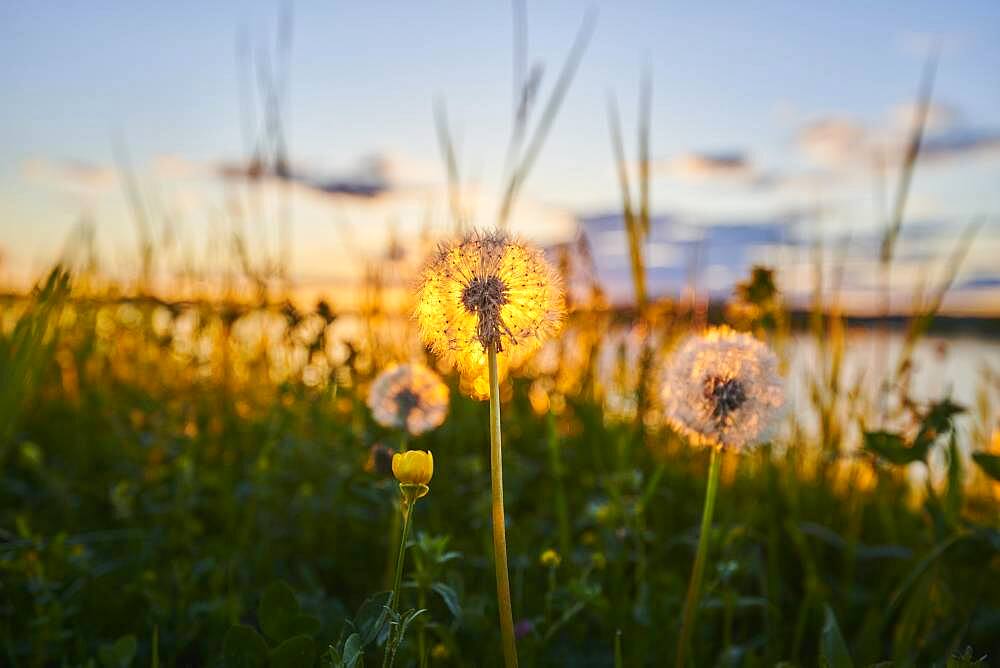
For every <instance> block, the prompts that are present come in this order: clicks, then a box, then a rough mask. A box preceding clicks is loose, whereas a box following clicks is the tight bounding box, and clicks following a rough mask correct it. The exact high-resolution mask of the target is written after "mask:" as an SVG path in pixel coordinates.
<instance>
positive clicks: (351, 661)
mask: <svg viewBox="0 0 1000 668" xmlns="http://www.w3.org/2000/svg"><path fill="white" fill-rule="evenodd" d="M363 656H364V646H363V645H362V644H361V636H359V635H358V634H357V633H352V634H351V635H350V636H348V637H347V641H346V642H345V643H344V653H343V654H342V655H341V661H342V665H343V668H354V666H356V665H358V662H359V661H360V660H361V658H362V657H363Z"/></svg>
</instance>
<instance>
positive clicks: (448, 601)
mask: <svg viewBox="0 0 1000 668" xmlns="http://www.w3.org/2000/svg"><path fill="white" fill-rule="evenodd" d="M431 589H433V590H434V591H436V592H437V593H438V596H440V597H441V600H443V601H444V604H445V605H446V606H448V610H449V611H450V612H451V614H452V615H454V616H455V617H456V618H458V617H461V616H462V605H461V603H459V602H458V594H457V593H456V592H455V590H454V589H452V588H451V587H449V586H448V585H446V584H445V583H443V582H435V583H434V584H432V585H431Z"/></svg>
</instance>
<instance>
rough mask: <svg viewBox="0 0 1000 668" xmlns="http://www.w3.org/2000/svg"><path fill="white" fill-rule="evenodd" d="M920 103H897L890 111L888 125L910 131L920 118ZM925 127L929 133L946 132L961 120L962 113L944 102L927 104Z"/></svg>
mask: <svg viewBox="0 0 1000 668" xmlns="http://www.w3.org/2000/svg"><path fill="white" fill-rule="evenodd" d="M919 113H920V105H918V104H916V103H915V102H904V103H903V104H897V105H896V106H895V107H893V108H892V110H891V111H890V112H889V124H888V127H889V128H891V129H895V130H897V131H899V132H906V133H908V132H910V131H911V130H912V129H913V126H914V124H915V123H916V121H917V119H918V118H919ZM926 113H927V115H926V118H925V125H924V129H925V132H927V133H928V134H933V133H935V132H944V131H945V130H948V129H950V128H952V127H954V126H955V125H957V124H958V123H960V122H961V120H962V119H961V114H960V113H959V111H958V109H956V108H955V107H953V106H951V105H948V104H943V103H933V102H932V103H931V104H929V105H928V106H927V112H926Z"/></svg>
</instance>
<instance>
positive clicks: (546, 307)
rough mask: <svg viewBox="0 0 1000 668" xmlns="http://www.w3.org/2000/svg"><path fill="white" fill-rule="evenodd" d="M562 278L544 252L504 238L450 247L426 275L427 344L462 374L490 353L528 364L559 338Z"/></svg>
mask: <svg viewBox="0 0 1000 668" xmlns="http://www.w3.org/2000/svg"><path fill="white" fill-rule="evenodd" d="M564 311H565V303H564V299H563V292H562V285H561V282H560V280H559V276H558V275H557V274H556V272H555V270H553V268H552V267H551V265H549V263H548V262H547V261H546V260H545V257H544V256H543V255H542V252H541V251H540V250H538V249H537V248H535V247H533V246H530V245H528V244H526V243H523V242H521V241H519V240H517V239H514V238H512V237H509V236H508V235H506V234H504V233H502V232H493V233H489V234H482V233H472V234H469V235H466V236H464V237H462V238H461V239H458V240H455V241H452V242H447V243H443V244H441V245H440V246H439V247H438V250H437V252H436V253H434V254H433V255H432V256H431V258H430V259H429V260H428V262H427V264H426V265H425V266H424V268H423V271H422V272H421V275H420V286H419V289H418V294H417V307H416V311H415V316H416V318H417V322H418V324H419V326H420V334H421V337H422V338H423V340H424V343H426V344H427V345H429V346H430V347H431V349H432V350H433V351H434V352H435V353H436V354H438V355H440V356H442V357H444V358H445V359H447V360H448V361H451V362H453V363H455V364H457V366H459V368H460V369H462V370H465V371H469V370H474V369H476V368H482V367H483V366H484V360H485V358H486V352H487V350H488V349H489V347H490V346H496V349H497V352H503V353H506V354H507V356H509V357H512V358H516V359H523V358H524V357H526V356H527V355H529V354H531V353H533V352H534V351H535V350H537V349H538V348H539V347H540V346H541V345H542V343H543V342H544V341H545V340H546V339H547V338H549V337H551V336H553V335H554V334H556V333H557V332H558V331H559V327H560V326H561V324H562V319H563V316H564Z"/></svg>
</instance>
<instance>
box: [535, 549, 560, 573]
mask: <svg viewBox="0 0 1000 668" xmlns="http://www.w3.org/2000/svg"><path fill="white" fill-rule="evenodd" d="M538 560H539V561H540V562H541V563H542V566H545V567H546V568H559V564H561V563H562V557H560V556H559V553H558V552H556V551H555V550H553V549H551V548H549V549H548V550H545V551H544V552H542V556H540V557H539V558H538Z"/></svg>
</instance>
